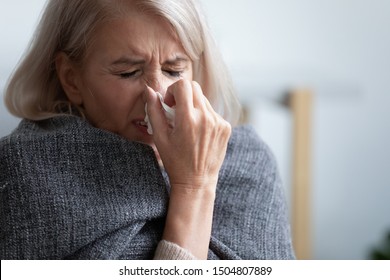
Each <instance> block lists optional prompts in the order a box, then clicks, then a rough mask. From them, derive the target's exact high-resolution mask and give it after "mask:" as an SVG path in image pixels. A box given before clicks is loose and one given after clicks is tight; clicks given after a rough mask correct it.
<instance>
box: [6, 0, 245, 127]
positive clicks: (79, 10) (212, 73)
mask: <svg viewBox="0 0 390 280" xmlns="http://www.w3.org/2000/svg"><path fill="white" fill-rule="evenodd" d="M124 1H126V0H68V1H63V0H50V1H48V2H47V3H46V8H45V10H44V13H43V15H42V18H41V20H40V22H39V25H38V27H37V29H36V31H35V33H34V36H33V38H32V41H31V42H30V45H29V48H28V49H27V51H26V53H25V55H24V57H23V58H22V59H21V61H20V64H19V65H18V67H17V68H16V70H15V71H14V73H13V74H12V76H11V77H10V79H9V81H8V84H7V86H6V91H5V97H4V101H5V104H6V106H7V108H8V110H9V111H10V112H11V113H12V114H13V115H15V116H17V117H21V118H27V119H31V120H41V119H46V118H50V117H53V116H55V115H58V114H62V113H64V112H66V113H72V111H71V110H72V109H71V108H72V106H71V104H70V101H69V100H68V98H67V97H66V94H65V93H64V91H63V89H62V86H61V83H60V81H59V79H58V77H57V73H56V68H55V57H56V55H57V53H58V52H60V51H61V52H64V53H66V54H67V55H68V57H69V58H70V59H71V60H72V61H74V62H76V63H82V61H83V58H84V57H85V55H86V53H87V50H88V47H89V46H90V44H91V40H92V38H93V37H92V36H93V32H94V30H96V29H97V27H98V26H99V25H100V24H103V23H104V22H105V21H107V20H110V19H113V18H115V17H121V16H123V13H125V12H126V11H125V10H123V5H121V3H122V2H124ZM127 1H132V4H133V3H134V5H133V6H132V7H134V8H135V9H139V11H142V12H147V13H152V14H154V15H158V16H161V17H163V18H165V19H166V20H167V21H168V22H169V23H170V24H171V25H172V26H173V28H174V30H175V31H176V33H177V35H178V37H179V39H180V41H181V43H182V45H183V47H184V49H185V51H186V52H187V54H188V55H189V56H190V58H191V59H192V61H193V79H194V80H195V81H197V82H198V83H199V84H200V85H201V87H202V88H203V91H204V93H205V95H206V96H207V97H208V99H209V100H210V102H211V104H212V105H213V108H214V110H216V111H217V112H218V113H219V114H220V115H222V116H223V117H224V118H225V119H226V120H227V121H229V122H230V123H231V124H232V125H235V124H237V123H238V121H239V118H240V116H241V107H240V105H239V102H238V99H237V97H236V95H235V91H234V87H233V83H232V80H231V78H230V75H229V73H228V70H227V67H226V65H225V64H224V62H223V59H222V56H221V54H220V52H219V51H218V49H217V46H216V43H215V42H214V40H213V38H212V36H211V32H210V30H209V28H208V26H207V22H206V19H205V17H204V16H203V12H202V11H201V9H200V6H199V4H198V3H197V1H196V0H127Z"/></svg>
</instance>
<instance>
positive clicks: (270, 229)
mask: <svg viewBox="0 0 390 280" xmlns="http://www.w3.org/2000/svg"><path fill="white" fill-rule="evenodd" d="M232 88H233V87H232V84H231V81H230V78H229V75H228V73H227V71H226V68H225V66H224V64H223V62H222V60H221V57H220V55H219V54H218V51H217V50H216V47H215V45H214V43H213V41H212V38H211V36H210V33H209V31H208V28H207V26H206V24H205V19H204V18H203V16H202V14H201V11H200V9H199V7H198V4H197V3H196V2H195V0H185V1H183V0H127V1H126V0H99V1H96V0H70V1H62V0H50V1H49V2H48V3H47V6H46V9H45V12H44V14H43V17H42V20H41V22H40V24H39V26H38V29H37V31H36V33H35V36H34V38H33V40H32V42H31V46H30V48H29V49H28V51H27V53H26V56H25V57H24V58H23V59H22V61H21V63H20V65H19V66H18V68H17V69H16V71H15V72H14V73H13V76H12V77H11V78H10V80H9V83H8V86H7V89H6V95H5V101H6V105H7V107H8V109H9V111H10V112H11V113H12V114H14V115H16V116H18V117H21V118H23V120H22V121H21V123H20V125H19V126H18V128H17V129H16V130H15V131H14V132H13V133H12V134H11V135H9V136H7V137H5V138H3V139H2V140H1V142H0V169H1V173H0V186H1V188H0V193H1V198H0V222H1V227H0V236H1V239H0V257H1V259H151V258H155V259H206V258H209V259H289V258H293V257H294V254H293V250H292V246H291V240H290V231H289V225H288V219H287V216H286V207H285V201H284V197H283V193H282V188H281V184H280V179H279V176H278V172H277V169H276V165H275V161H274V159H273V157H272V155H271V153H270V151H269V149H268V148H267V147H266V146H265V144H264V143H263V142H262V141H261V140H260V139H259V138H258V137H257V136H256V134H255V133H254V131H253V130H252V129H251V128H249V127H245V126H237V120H238V117H239V111H240V107H239V104H238V101H237V99H236V97H235V95H234V92H233V89H232ZM160 96H161V99H160ZM169 107H170V108H169ZM164 108H165V110H170V111H172V109H173V110H174V116H172V115H171V116H168V115H167V114H166V112H165V111H164ZM167 108H168V109H167ZM151 132H152V133H151Z"/></svg>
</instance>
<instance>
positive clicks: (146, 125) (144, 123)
mask: <svg viewBox="0 0 390 280" xmlns="http://www.w3.org/2000/svg"><path fill="white" fill-rule="evenodd" d="M135 124H136V125H138V126H143V127H146V128H147V127H148V124H147V123H146V122H145V121H144V120H142V121H135Z"/></svg>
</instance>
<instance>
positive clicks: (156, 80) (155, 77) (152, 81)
mask: <svg viewBox="0 0 390 280" xmlns="http://www.w3.org/2000/svg"><path fill="white" fill-rule="evenodd" d="M144 80H145V84H146V85H148V86H149V87H151V88H152V89H153V90H154V91H157V92H159V93H161V94H162V95H165V90H166V88H167V86H168V85H164V77H162V74H158V73H154V74H152V75H148V76H146V77H145V78H144Z"/></svg>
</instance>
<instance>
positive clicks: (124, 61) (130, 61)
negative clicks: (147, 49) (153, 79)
mask: <svg viewBox="0 0 390 280" xmlns="http://www.w3.org/2000/svg"><path fill="white" fill-rule="evenodd" d="M145 62H146V61H145V60H144V59H137V58H130V57H124V56H123V57H120V58H119V59H117V60H115V61H114V62H112V63H111V65H139V64H144V63H145Z"/></svg>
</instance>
